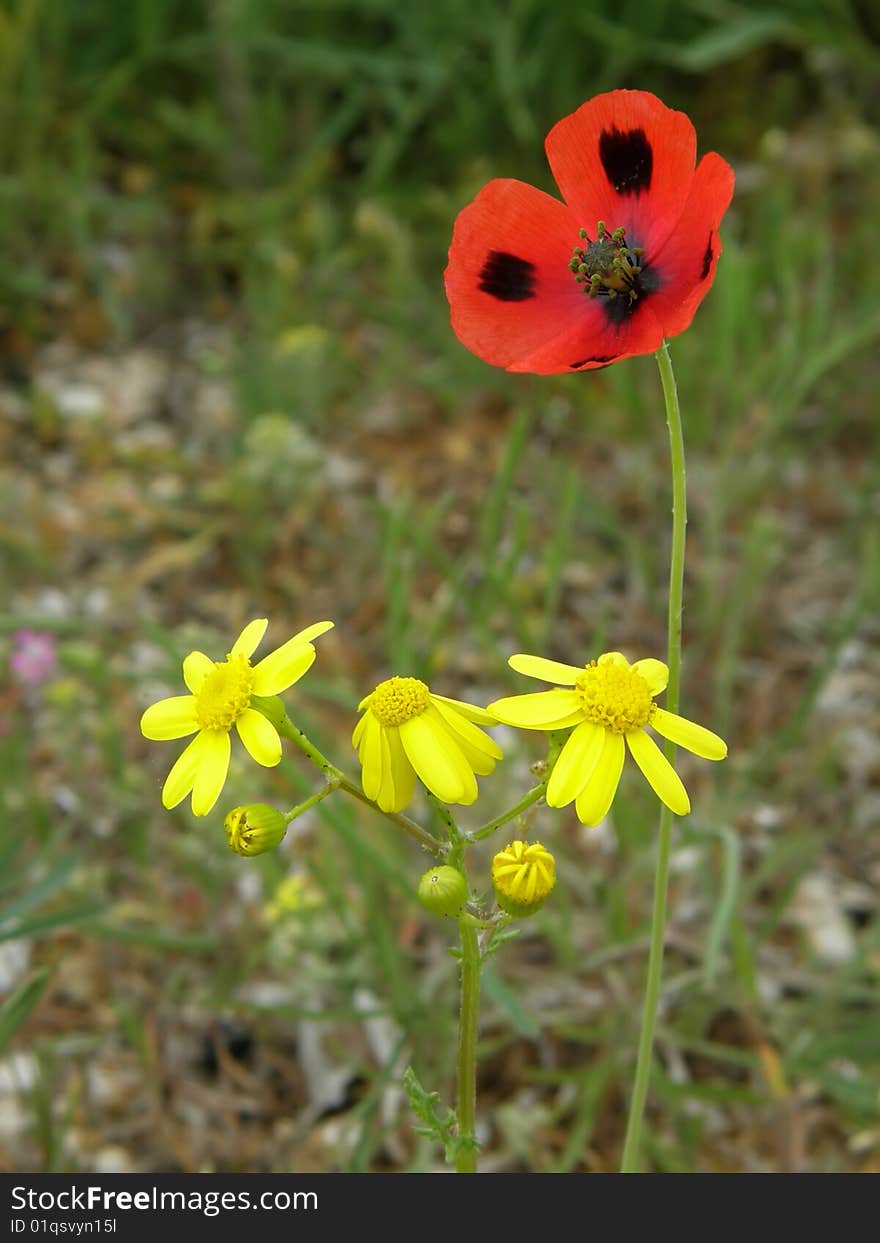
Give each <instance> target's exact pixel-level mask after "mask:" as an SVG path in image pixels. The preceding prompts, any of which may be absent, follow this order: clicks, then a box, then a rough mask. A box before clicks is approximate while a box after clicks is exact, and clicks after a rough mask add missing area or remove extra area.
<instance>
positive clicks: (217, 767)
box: [192, 729, 231, 816]
mask: <svg viewBox="0 0 880 1243" xmlns="http://www.w3.org/2000/svg"><path fill="white" fill-rule="evenodd" d="M199 738H201V739H202V745H201V748H200V751H199V760H198V768H197V769H196V775H195V781H194V782H193V795H192V809H193V815H194V816H207V814H208V812H209V811H210V810H211V808H212V807H213V806H214V804H215V803H216V802H217V799H218V798H219V797H220V791H221V790H222V789H223V785H224V783H225V781H226V774H227V773H228V772H229V753H230V750H231V746H230V742H229V733H228V731H227V730H225V729H212V730H207V729H204V730H202V732H201V734H199Z"/></svg>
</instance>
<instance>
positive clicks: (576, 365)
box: [568, 354, 616, 371]
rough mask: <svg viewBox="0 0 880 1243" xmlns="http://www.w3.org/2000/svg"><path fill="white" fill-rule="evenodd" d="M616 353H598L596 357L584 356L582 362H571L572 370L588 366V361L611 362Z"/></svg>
mask: <svg viewBox="0 0 880 1243" xmlns="http://www.w3.org/2000/svg"><path fill="white" fill-rule="evenodd" d="M615 357H616V355H614V354H598V355H597V356H596V357H595V358H582V359H581V360H580V362H577V363H569V364H568V365H569V367H570V368H571V370H572V371H577V369H578V368H579V367H586V365H587V363H603V364H604V363H610V362H611V360H612V359H613V358H615Z"/></svg>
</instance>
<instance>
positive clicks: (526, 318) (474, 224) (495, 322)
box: [445, 180, 587, 370]
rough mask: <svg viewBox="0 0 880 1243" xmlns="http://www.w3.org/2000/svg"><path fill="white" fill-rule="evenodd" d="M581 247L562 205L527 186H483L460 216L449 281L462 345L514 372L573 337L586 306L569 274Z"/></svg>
mask: <svg viewBox="0 0 880 1243" xmlns="http://www.w3.org/2000/svg"><path fill="white" fill-rule="evenodd" d="M579 240H580V239H579V238H578V225H577V223H576V221H575V220H573V218H572V215H571V213H570V212H569V210H568V208H567V207H565V206H564V205H563V204H562V203H560V202H559V200H558V199H554V198H551V197H550V195H549V194H544V193H543V192H542V191H540V190H536V189H535V188H534V186H529V185H526V184H525V183H524V182H522V181H512V180H498V181H490V182H489V184H488V185H486V186H484V187H483V189H482V190H481V191H480V193H479V194H478V195H477V197H476V198H475V199H474V200H473V202H472V203H469V204H468V206H467V207H465V208H464V210H463V211H461V212H460V213H459V215H458V219H457V220H456V222H455V230H454V232H453V235H452V245H451V246H450V248H449V266H448V267H447V269H446V274H445V280H446V296H447V297H448V298H449V305H450V308H451V315H452V327H453V329H454V331H455V335H456V336H457V337H458V339H459V341H461V343H462V345H466V346H467V348H468V349H469V350H472V351H473V353H474V354H477V355H478V356H479V357H480V358H482V359H484V360H485V361H486V362H488V363H494V364H495V366H498V367H511V366H512V365H513V364H515V363H517V362H518V360H520V359H522V358H524V357H526V356H527V355H529V354H532V353H534V352H535V351H536V350H538V349H540V348H541V347H542V346H544V345H546V344H547V343H548V342H550V341H553V340H554V338H556V337H558V336H559V335H560V334H561V333H563V332H565V331H566V330H567V329H569V328H570V326H571V322H572V318H573V317H574V316H577V315H578V314H579V313H583V310H584V303H585V302H586V300H587V299H586V295H585V294H584V292H583V288H582V286H580V285H578V284H577V283H576V282H575V279H574V277H573V275H572V273H571V271H570V270H569V267H568V263H569V260H570V259H571V255H572V250H573V248H574V247H575V246H576V245H577V244H578V242H579ZM572 357H575V356H574V355H573V356H572ZM565 369H566V368H564V367H561V368H557V370H565Z"/></svg>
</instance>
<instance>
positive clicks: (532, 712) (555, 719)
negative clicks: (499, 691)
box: [489, 690, 584, 729]
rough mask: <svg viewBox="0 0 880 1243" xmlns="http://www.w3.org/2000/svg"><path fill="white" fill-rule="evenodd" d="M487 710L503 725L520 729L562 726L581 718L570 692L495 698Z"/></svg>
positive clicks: (559, 727)
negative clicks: (515, 726)
mask: <svg viewBox="0 0 880 1243" xmlns="http://www.w3.org/2000/svg"><path fill="white" fill-rule="evenodd" d="M489 711H490V712H491V713H492V715H493V716H494V717H496V718H497V719H498V720H499V721H503V722H504V724H505V725H518V726H519V727H520V728H521V729H565V727H566V726H568V725H577V723H578V722H579V721H582V720H583V719H584V714H583V712H582V711H581V707H580V700H579V699H578V697H577V695H576V694H575V693H574V691H563V690H555V691H537V692H536V693H535V694H534V695H511V696H510V698H509V699H496V700H495V702H494V703H491V704H489Z"/></svg>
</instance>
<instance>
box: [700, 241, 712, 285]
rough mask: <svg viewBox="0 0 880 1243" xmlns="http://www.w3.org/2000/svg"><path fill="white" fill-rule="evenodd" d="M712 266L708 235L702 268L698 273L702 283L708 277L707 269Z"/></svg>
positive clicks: (710, 245) (710, 244) (710, 243)
mask: <svg viewBox="0 0 880 1243" xmlns="http://www.w3.org/2000/svg"><path fill="white" fill-rule="evenodd" d="M711 266H712V234H711V233H710V234H709V240H708V242H707V243H706V253H705V254H704V255H703V268H702V271H701V272H700V280H701V281H704V280H705V279H706V277H707V276H708V275H709V269H710V268H711Z"/></svg>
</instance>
